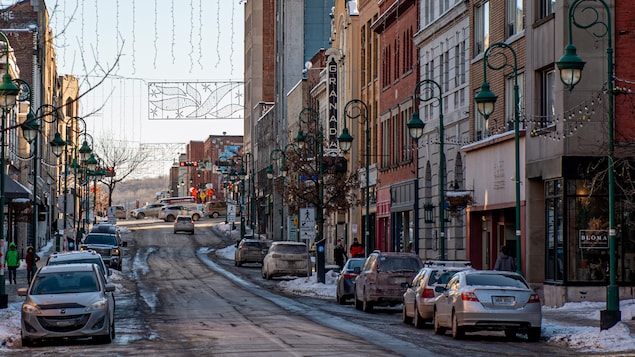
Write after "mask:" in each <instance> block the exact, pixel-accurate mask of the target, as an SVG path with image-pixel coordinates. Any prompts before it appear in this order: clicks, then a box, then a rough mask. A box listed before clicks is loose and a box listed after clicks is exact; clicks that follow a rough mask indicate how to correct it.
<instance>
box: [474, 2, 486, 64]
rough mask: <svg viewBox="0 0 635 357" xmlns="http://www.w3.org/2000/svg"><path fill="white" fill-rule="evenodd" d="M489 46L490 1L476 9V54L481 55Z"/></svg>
mask: <svg viewBox="0 0 635 357" xmlns="http://www.w3.org/2000/svg"><path fill="white" fill-rule="evenodd" d="M488 46H489V1H486V2H484V3H483V4H481V6H477V7H476V8H474V53H475V54H477V55H478V54H481V53H483V52H485V49H486V48H487V47H488Z"/></svg>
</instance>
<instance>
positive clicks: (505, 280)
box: [465, 274, 528, 289]
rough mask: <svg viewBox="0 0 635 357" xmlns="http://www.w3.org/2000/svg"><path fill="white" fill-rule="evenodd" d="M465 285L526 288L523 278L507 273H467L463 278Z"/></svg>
mask: <svg viewBox="0 0 635 357" xmlns="http://www.w3.org/2000/svg"><path fill="white" fill-rule="evenodd" d="M465 282H466V284H467V285H472V286H474V285H477V286H499V287H511V288H520V289H527V288H528V286H527V284H525V282H524V281H523V279H522V278H521V277H520V276H517V275H508V274H469V275H467V277H466V280H465Z"/></svg>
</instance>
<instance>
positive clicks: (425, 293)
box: [421, 288, 434, 299]
mask: <svg viewBox="0 0 635 357" xmlns="http://www.w3.org/2000/svg"><path fill="white" fill-rule="evenodd" d="M433 297H434V290H433V289H430V288H425V289H423V291H422V292H421V298H423V299H430V298H433Z"/></svg>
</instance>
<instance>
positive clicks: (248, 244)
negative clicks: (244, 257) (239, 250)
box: [243, 242, 263, 248]
mask: <svg viewBox="0 0 635 357" xmlns="http://www.w3.org/2000/svg"><path fill="white" fill-rule="evenodd" d="M243 246H244V247H249V248H263V243H261V242H245V243H243Z"/></svg>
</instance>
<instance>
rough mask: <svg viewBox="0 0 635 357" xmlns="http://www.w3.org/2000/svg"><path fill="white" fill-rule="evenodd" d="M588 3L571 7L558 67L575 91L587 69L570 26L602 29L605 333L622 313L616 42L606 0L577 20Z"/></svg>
mask: <svg viewBox="0 0 635 357" xmlns="http://www.w3.org/2000/svg"><path fill="white" fill-rule="evenodd" d="M588 1H589V0H574V1H573V2H572V3H571V5H569V16H568V19H569V26H568V29H569V43H568V44H567V46H566V47H565V53H564V55H563V56H562V57H560V60H559V61H558V62H557V63H556V64H557V66H558V69H559V70H560V79H561V80H562V82H563V83H564V84H565V85H566V86H567V87H568V88H569V90H573V87H574V86H575V85H576V84H577V83H578V82H579V81H580V79H581V77H582V69H583V68H584V61H582V59H581V58H580V57H578V55H577V54H576V47H575V46H574V45H573V32H572V31H571V25H572V24H573V25H575V26H576V27H578V28H581V29H589V28H591V27H595V26H596V25H598V26H600V27H601V31H600V32H593V35H594V36H595V37H597V38H600V37H604V36H606V38H607V40H608V45H607V47H606V68H607V87H608V88H607V95H608V106H609V108H608V110H609V113H608V157H607V158H608V175H607V179H608V189H609V192H608V195H609V198H608V200H609V201H608V205H609V285H608V286H607V287H606V310H602V311H601V312H600V329H601V330H605V329H609V328H611V327H613V326H614V325H615V324H616V323H617V322H618V321H620V320H621V319H622V313H621V312H620V297H619V289H618V286H617V242H616V240H615V169H614V167H613V161H614V143H613V131H614V117H615V108H614V99H613V97H614V94H613V90H614V83H613V79H614V78H615V76H614V73H613V47H612V46H613V38H612V32H611V31H612V30H613V26H612V24H611V11H610V8H609V5H608V4H607V3H606V1H604V0H593V3H594V4H593V5H591V4H586V5H584V7H583V8H581V10H580V13H589V14H591V15H593V13H594V14H595V16H590V17H587V16H585V17H583V18H582V19H581V21H583V22H578V21H577V20H576V17H575V14H576V10H577V9H578V6H580V5H581V4H583V3H585V2H588ZM597 2H600V3H601V4H602V6H603V7H604V10H605V11H606V22H603V21H600V16H599V14H598V9H597V8H596V7H595V4H596V3H597Z"/></svg>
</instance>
